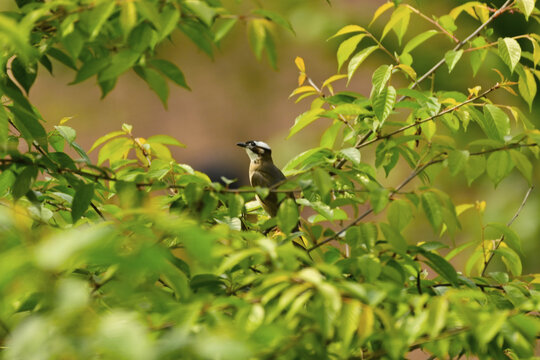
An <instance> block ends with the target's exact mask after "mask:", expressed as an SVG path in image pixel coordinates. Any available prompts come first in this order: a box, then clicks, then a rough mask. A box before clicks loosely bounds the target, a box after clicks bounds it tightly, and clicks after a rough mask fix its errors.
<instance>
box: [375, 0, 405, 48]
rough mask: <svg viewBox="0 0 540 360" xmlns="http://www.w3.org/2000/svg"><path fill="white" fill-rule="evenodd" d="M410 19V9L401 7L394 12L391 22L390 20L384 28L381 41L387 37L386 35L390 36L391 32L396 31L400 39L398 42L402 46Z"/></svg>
mask: <svg viewBox="0 0 540 360" xmlns="http://www.w3.org/2000/svg"><path fill="white" fill-rule="evenodd" d="M410 17H411V9H409V8H408V7H407V6H399V7H398V8H397V9H396V10H394V12H393V13H392V16H391V17H390V20H388V22H387V23H386V25H385V26H384V29H383V32H382V35H381V41H382V40H383V39H384V37H385V36H386V34H388V32H389V31H390V30H394V32H395V33H396V35H397V37H398V41H399V43H400V44H401V39H402V38H403V35H405V32H406V31H407V27H408V25H409V19H410Z"/></svg>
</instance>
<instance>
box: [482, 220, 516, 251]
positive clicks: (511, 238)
mask: <svg viewBox="0 0 540 360" xmlns="http://www.w3.org/2000/svg"><path fill="white" fill-rule="evenodd" d="M486 228H493V229H495V230H497V232H498V234H499V235H503V236H504V243H505V244H506V245H508V247H509V248H510V249H512V250H514V251H515V252H516V253H517V254H521V255H523V250H522V248H521V240H520V238H519V235H518V234H517V233H516V232H515V231H514V230H512V229H510V228H509V227H508V226H506V225H504V224H499V223H489V224H487V225H486Z"/></svg>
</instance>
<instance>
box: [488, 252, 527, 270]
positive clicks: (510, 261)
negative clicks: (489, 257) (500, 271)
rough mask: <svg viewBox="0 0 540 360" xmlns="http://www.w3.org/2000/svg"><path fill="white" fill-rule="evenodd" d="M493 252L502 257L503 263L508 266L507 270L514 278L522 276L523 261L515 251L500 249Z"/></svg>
mask: <svg viewBox="0 0 540 360" xmlns="http://www.w3.org/2000/svg"><path fill="white" fill-rule="evenodd" d="M493 252H494V253H495V254H498V255H500V256H501V257H502V259H503V262H504V264H505V265H506V268H507V269H508V270H510V272H511V273H512V274H513V275H514V276H520V275H521V271H522V268H523V267H522V265H521V259H520V258H519V255H518V254H517V253H516V252H515V251H514V250H512V249H511V248H507V247H499V248H498V249H497V250H493Z"/></svg>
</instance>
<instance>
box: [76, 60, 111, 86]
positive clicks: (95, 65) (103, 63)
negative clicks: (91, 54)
mask: <svg viewBox="0 0 540 360" xmlns="http://www.w3.org/2000/svg"><path fill="white" fill-rule="evenodd" d="M109 64H110V58H109V57H102V58H97V59H95V58H91V59H89V60H88V61H85V62H84V63H83V65H82V66H81V68H80V69H79V71H77V75H76V76H75V79H74V80H73V81H72V82H71V83H70V84H78V83H80V82H82V81H84V80H86V79H88V78H90V77H92V76H94V75H96V74H97V73H99V72H100V71H101V70H103V69H105V68H106V67H107V66H109Z"/></svg>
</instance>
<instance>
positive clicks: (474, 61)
mask: <svg viewBox="0 0 540 360" xmlns="http://www.w3.org/2000/svg"><path fill="white" fill-rule="evenodd" d="M471 45H472V46H473V47H476V48H481V47H483V46H485V45H487V42H486V40H485V39H484V38H483V37H481V36H479V37H477V38H476V39H474V40H473V41H472V42H471ZM487 53H488V51H487V50H486V49H483V48H482V49H478V50H475V51H473V52H472V53H471V67H472V71H473V76H476V73H477V72H478V70H480V68H481V67H482V64H483V63H484V60H485V58H486V55H487Z"/></svg>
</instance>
